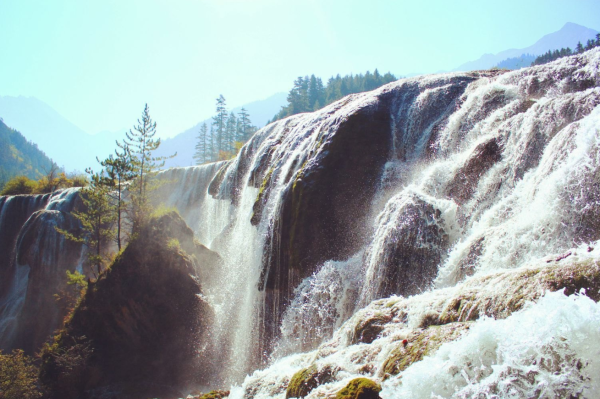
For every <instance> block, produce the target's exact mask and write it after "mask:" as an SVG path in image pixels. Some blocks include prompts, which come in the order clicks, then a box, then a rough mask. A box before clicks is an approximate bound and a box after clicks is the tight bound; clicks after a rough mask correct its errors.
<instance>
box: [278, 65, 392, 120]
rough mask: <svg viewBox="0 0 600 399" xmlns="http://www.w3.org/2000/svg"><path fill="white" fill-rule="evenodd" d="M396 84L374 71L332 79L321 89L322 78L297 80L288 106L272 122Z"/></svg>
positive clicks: (388, 74) (289, 97)
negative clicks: (350, 95) (346, 97)
mask: <svg viewBox="0 0 600 399" xmlns="http://www.w3.org/2000/svg"><path fill="white" fill-rule="evenodd" d="M395 80H396V77H395V76H394V75H392V74H391V73H389V72H388V73H386V74H385V75H381V74H380V73H379V71H377V69H375V72H373V73H371V72H369V71H367V73H365V74H364V75H363V74H358V75H346V76H344V77H341V76H340V75H337V76H336V77H331V78H329V81H327V86H323V81H322V80H321V78H317V77H315V75H311V76H310V77H309V76H305V77H302V76H300V77H298V79H296V80H295V81H294V87H293V88H292V90H290V92H289V94H288V97H287V100H288V105H286V106H284V107H282V108H281V111H279V112H278V113H277V115H275V116H274V117H273V119H272V120H271V122H275V121H276V120H279V119H283V118H285V117H288V116H290V115H295V114H299V113H302V112H312V111H316V110H318V109H321V108H323V107H324V106H326V105H329V104H331V103H332V102H334V101H336V100H339V99H340V98H342V97H345V96H347V95H348V94H352V93H361V92H364V91H370V90H375V89H376V88H378V87H380V86H383V85H384V84H387V83H390V82H393V81H395Z"/></svg>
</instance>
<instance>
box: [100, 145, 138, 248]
mask: <svg viewBox="0 0 600 399" xmlns="http://www.w3.org/2000/svg"><path fill="white" fill-rule="evenodd" d="M117 144H119V143H117ZM96 159H97V158H96ZM98 162H100V165H102V167H103V168H104V171H105V174H102V175H101V178H100V180H99V183H101V184H102V185H104V186H106V187H107V188H108V196H109V197H110V199H111V202H112V206H113V209H114V210H115V217H116V222H117V232H116V234H115V237H114V238H115V241H116V243H117V247H118V249H119V251H120V250H121V246H122V230H123V228H122V227H123V214H124V212H125V199H124V191H125V189H126V187H127V185H128V183H129V182H130V181H131V180H133V178H134V177H135V173H134V169H133V164H132V162H131V153H130V151H129V148H128V147H126V146H124V148H123V151H122V152H119V151H118V150H115V157H113V156H112V154H111V155H109V156H108V158H106V159H105V160H104V161H100V160H99V159H98Z"/></svg>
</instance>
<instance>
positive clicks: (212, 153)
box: [208, 125, 219, 162]
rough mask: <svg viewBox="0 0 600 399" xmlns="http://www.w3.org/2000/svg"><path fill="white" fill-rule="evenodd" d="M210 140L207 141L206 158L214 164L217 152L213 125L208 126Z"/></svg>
mask: <svg viewBox="0 0 600 399" xmlns="http://www.w3.org/2000/svg"><path fill="white" fill-rule="evenodd" d="M209 136H210V138H209V140H208V156H209V162H214V161H216V160H217V156H216V154H217V153H218V152H219V151H218V150H217V145H216V142H215V141H216V140H215V129H214V126H213V125H210V135H209Z"/></svg>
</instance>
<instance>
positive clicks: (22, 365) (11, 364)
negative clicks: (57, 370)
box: [0, 349, 42, 399]
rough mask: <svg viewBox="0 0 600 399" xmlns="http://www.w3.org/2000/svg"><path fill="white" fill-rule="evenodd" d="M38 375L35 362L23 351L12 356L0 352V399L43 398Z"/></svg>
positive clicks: (15, 351)
mask: <svg viewBox="0 0 600 399" xmlns="http://www.w3.org/2000/svg"><path fill="white" fill-rule="evenodd" d="M37 375H38V370H37V367H35V366H34V364H33V360H32V359H31V358H30V357H29V356H25V354H24V353H23V351H22V350H20V349H19V350H13V352H12V354H10V355H8V354H6V355H5V354H3V353H2V351H0V398H3V399H35V398H41V397H42V393H41V392H40V390H39V389H38V380H37Z"/></svg>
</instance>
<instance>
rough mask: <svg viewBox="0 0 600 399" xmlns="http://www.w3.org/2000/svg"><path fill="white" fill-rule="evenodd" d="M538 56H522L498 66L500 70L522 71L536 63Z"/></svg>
mask: <svg viewBox="0 0 600 399" xmlns="http://www.w3.org/2000/svg"><path fill="white" fill-rule="evenodd" d="M535 59H536V56H535V55H533V54H522V55H521V56H520V57H513V58H507V59H505V60H504V61H501V62H499V63H498V64H496V66H497V67H498V68H505V69H521V68H527V67H528V66H531V63H532V62H533V61H535Z"/></svg>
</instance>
